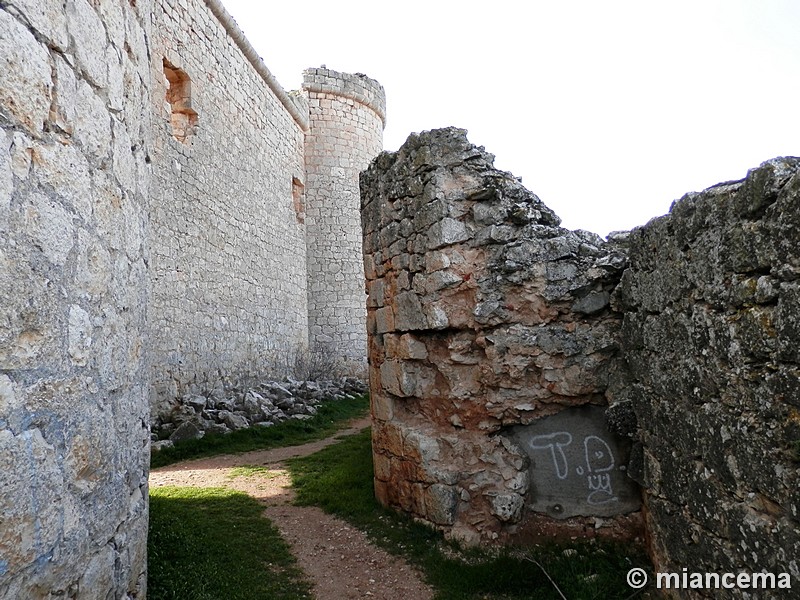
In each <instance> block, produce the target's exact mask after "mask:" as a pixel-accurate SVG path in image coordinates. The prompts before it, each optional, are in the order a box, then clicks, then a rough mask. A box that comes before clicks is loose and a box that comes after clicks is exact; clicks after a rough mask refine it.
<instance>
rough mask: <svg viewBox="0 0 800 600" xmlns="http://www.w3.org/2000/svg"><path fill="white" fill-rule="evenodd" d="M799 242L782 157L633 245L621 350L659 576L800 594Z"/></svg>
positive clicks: (799, 191)
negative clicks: (696, 574)
mask: <svg viewBox="0 0 800 600" xmlns="http://www.w3.org/2000/svg"><path fill="white" fill-rule="evenodd" d="M798 232H800V159H797V158H792V159H776V160H773V161H770V162H767V163H764V164H763V165H762V166H761V167H760V168H758V169H754V170H753V171H751V172H750V173H749V174H748V176H747V178H746V179H744V180H743V181H738V182H733V183H726V184H721V185H719V186H715V187H712V188H710V189H708V190H706V191H704V192H702V193H699V194H689V195H688V196H686V197H684V198H683V199H681V200H680V201H679V202H677V203H676V204H675V205H674V206H673V208H672V210H671V212H670V214H669V215H667V216H664V217H660V218H658V219H654V220H653V221H651V222H650V223H648V224H647V225H646V226H644V227H641V228H638V229H635V230H634V231H633V232H632V233H631V235H630V240H629V241H630V267H629V269H628V270H627V271H626V272H625V274H624V276H623V279H622V284H621V286H620V287H619V291H618V296H619V302H620V303H621V305H622V308H623V309H624V311H625V319H624V325H623V331H622V338H621V340H622V346H623V350H624V355H625V359H626V362H627V364H628V366H629V369H630V377H631V380H630V384H629V386H628V397H627V400H628V401H629V402H630V403H631V404H632V406H633V408H634V410H635V414H636V417H637V421H638V432H637V437H638V439H639V441H640V442H641V444H642V445H643V459H644V470H643V474H642V475H641V482H642V484H643V485H644V489H645V500H646V507H647V511H646V514H647V529H648V532H649V536H650V543H651V554H652V557H653V560H654V563H655V566H656V568H657V570H667V571H677V572H680V570H681V568H682V567H690V570H692V571H711V572H739V571H742V570H743V571H748V572H754V571H762V570H766V571H769V572H773V573H781V572H788V573H791V575H792V577H793V583H794V584H795V586H796V585H797V584H798V581H800V564H798V556H800V515H799V511H800V233H798ZM713 597H715V598H717V597H734V596H725V595H724V594H723V593H722V592H720V591H716V593H715V594H714V596H713ZM736 597H739V596H736ZM759 597H761V596H759ZM787 597H788V596H787Z"/></svg>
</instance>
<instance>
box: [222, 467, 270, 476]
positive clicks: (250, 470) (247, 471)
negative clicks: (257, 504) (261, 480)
mask: <svg viewBox="0 0 800 600" xmlns="http://www.w3.org/2000/svg"><path fill="white" fill-rule="evenodd" d="M275 476H276V474H275V469H271V468H269V467H265V466H264V465H242V466H240V467H233V468H232V469H230V470H229V471H228V478H229V479H233V478H234V477H265V478H266V479H272V478H274V477H275Z"/></svg>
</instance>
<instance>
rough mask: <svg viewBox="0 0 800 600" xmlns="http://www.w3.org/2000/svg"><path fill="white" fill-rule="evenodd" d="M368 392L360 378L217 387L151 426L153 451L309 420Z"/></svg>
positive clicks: (189, 396)
mask: <svg viewBox="0 0 800 600" xmlns="http://www.w3.org/2000/svg"><path fill="white" fill-rule="evenodd" d="M366 392H367V386H366V384H365V383H363V382H362V381H360V380H359V379H356V378H353V377H343V378H341V379H336V380H323V381H295V380H293V379H286V380H284V381H280V382H279V381H263V382H260V383H257V384H254V385H253V386H252V387H250V386H238V387H231V388H229V389H227V390H225V389H224V388H219V387H217V388H216V389H213V390H212V391H210V392H207V393H205V394H202V393H198V392H189V393H186V394H184V395H183V396H182V397H181V398H180V399H179V400H178V401H177V403H176V404H175V405H174V406H173V408H172V410H171V411H169V412H165V413H162V414H161V415H159V416H156V417H155V418H153V419H152V421H151V431H152V434H151V437H152V439H153V440H154V444H153V449H154V450H159V449H161V448H163V447H169V446H168V445H163V444H159V443H157V442H156V440H164V439H166V438H168V439H169V441H170V442H176V443H177V442H181V441H183V440H187V439H196V438H200V437H202V436H203V435H205V434H206V433H215V434H225V433H230V432H231V431H236V430H237V429H246V428H248V427H253V426H256V425H257V426H259V427H270V426H272V425H275V424H276V423H280V422H282V421H286V420H287V419H297V420H306V419H310V418H311V417H313V416H314V415H316V414H317V407H319V405H320V404H322V403H323V402H329V401H333V402H335V401H336V400H339V399H343V398H352V397H354V396H357V395H360V394H364V393H366Z"/></svg>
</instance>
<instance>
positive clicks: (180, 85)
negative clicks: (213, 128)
mask: <svg viewBox="0 0 800 600" xmlns="http://www.w3.org/2000/svg"><path fill="white" fill-rule="evenodd" d="M164 75H165V76H166V78H167V82H168V83H169V87H167V102H169V105H170V109H171V115H170V121H171V123H172V135H173V136H174V137H175V139H176V140H178V141H179V142H181V143H183V144H185V143H186V142H187V140H188V139H189V137H190V136H191V135H192V134H193V133H194V128H195V126H196V125H197V112H195V110H194V109H193V108H192V82H191V80H190V79H189V76H188V75H187V74H186V72H185V71H184V70H182V69H179V68H177V67H176V66H175V65H172V64H170V62H169V61H168V60H167V59H166V58H165V59H164Z"/></svg>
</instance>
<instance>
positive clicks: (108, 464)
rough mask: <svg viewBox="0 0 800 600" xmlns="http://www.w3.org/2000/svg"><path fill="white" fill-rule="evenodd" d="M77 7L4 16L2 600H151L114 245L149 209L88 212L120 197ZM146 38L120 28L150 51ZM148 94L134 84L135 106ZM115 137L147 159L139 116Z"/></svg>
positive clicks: (135, 402)
mask: <svg viewBox="0 0 800 600" xmlns="http://www.w3.org/2000/svg"><path fill="white" fill-rule="evenodd" d="M105 4H115V5H116V9H117V10H118V11H130V10H131V7H130V3H128V2H125V1H124V0H105ZM76 6H78V3H76V2H73V1H72V0H70V1H69V2H52V1H49V0H42V1H41V2H39V1H37V2H31V1H29V0H19V1H14V2H11V3H4V5H3V7H2V8H0V56H2V61H3V65H2V67H1V68H0V126H1V127H2V129H1V130H0V230H2V234H0V240H2V242H0V296H2V298H3V301H2V302H0V313H1V314H0V368H2V369H3V375H0V463H2V468H0V487H2V490H3V491H2V493H0V514H2V526H0V598H9V599H11V598H15V599H16V598H25V599H31V600H39V599H45V598H76V599H77V598H87V599H89V598H91V599H95V598H121V599H126V598H135V597H139V598H141V597H144V595H145V593H146V575H145V569H146V546H147V521H148V519H147V473H148V465H149V460H148V459H149V432H148V413H149V411H148V389H147V388H148V377H147V373H146V365H147V357H146V350H145V347H146V344H145V342H144V340H145V337H144V336H145V334H146V332H145V323H144V319H145V314H146V301H145V298H146V293H145V289H146V286H147V282H146V278H145V259H146V256H145V250H144V248H143V247H142V245H141V244H139V245H138V246H136V247H133V246H129V247H125V248H124V251H120V250H121V248H122V247H123V246H124V244H121V245H117V244H116V243H115V239H114V235H116V236H124V237H125V238H135V237H138V238H139V239H141V238H142V237H143V235H144V230H145V224H146V222H145V219H146V214H147V209H148V205H147V202H146V198H144V197H142V196H135V195H130V196H129V197H127V198H126V200H125V201H126V203H127V206H126V208H125V210H124V211H110V212H108V213H103V212H101V211H97V212H95V210H94V208H95V206H94V203H93V199H94V196H95V191H96V190H95V187H94V183H95V182H98V181H101V180H103V181H107V182H108V183H109V185H110V186H112V187H113V186H117V185H118V183H119V182H118V181H117V180H116V176H115V174H114V173H113V172H112V170H111V165H110V164H108V163H105V162H103V161H102V160H97V159H98V158H102V157H103V156H105V155H106V154H107V153H108V146H109V145H110V143H111V130H110V125H109V124H110V123H111V120H112V119H113V118H115V116H114V115H112V112H111V111H110V110H109V108H108V107H107V106H106V105H105V103H104V101H103V98H102V93H101V94H100V95H97V94H95V92H94V91H93V90H94V88H93V87H92V86H93V85H95V84H97V83H98V82H102V80H103V78H104V77H105V76H106V75H105V74H106V73H107V71H108V69H109V66H108V65H106V63H105V56H104V54H101V55H100V56H90V52H91V49H90V48H88V47H86V46H83V45H82V42H81V40H84V39H91V38H95V37H97V36H101V37H103V38H104V36H105V29H104V26H103V24H102V23H101V22H100V21H99V19H96V18H95V19H93V18H92V17H91V15H94V14H95V13H94V9H92V8H91V7H90V6H89V5H88V4H87V3H86V2H85V0H83V1H82V3H81V4H80V6H81V7H82V9H86V10H87V11H88V13H87V15H89V17H88V18H86V19H84V18H76V14H73V13H72V12H71V11H73V9H74V8H75V7H76ZM79 10H80V9H79ZM70 14H71V15H72V16H69V15H70ZM68 21H69V23H70V32H69V33H70V36H71V37H70V36H68V35H67V22H68ZM149 26H150V19H149V16H148V18H147V19H142V20H141V21H140V20H138V19H133V20H131V22H130V29H131V32H133V31H134V30H137V31H138V35H140V36H141V37H142V39H143V40H144V43H145V46H146V45H147V34H146V33H145V29H146V28H148V27H149ZM118 41H119V40H118ZM73 42H74V43H73ZM103 45H105V43H104V44H103ZM79 46H80V47H79ZM115 52H117V53H118V54H120V55H121V54H123V53H125V48H124V41H123V42H122V43H121V44H120V45H118V46H116V48H115ZM76 53H80V54H81V57H78V56H77V54H76ZM145 60H146V57H145ZM85 61H91V63H92V64H89V62H86V64H85V65H84V64H83V63H84V62H85ZM76 65H81V66H79V67H77V68H74V66H76ZM140 66H141V67H144V68H145V69H147V68H148V65H147V64H144V65H140ZM111 68H117V69H121V67H120V66H119V64H117V65H112V66H111ZM90 71H91V72H92V73H90ZM90 75H91V82H89V81H88V80H87V79H88V78H90ZM95 76H96V77H95ZM149 85H150V81H149V78H142V79H136V80H131V81H130V82H129V85H128V88H127V92H128V94H129V97H131V98H135V97H142V96H145V97H146V96H147V95H148V94H149ZM127 105H128V102H127V100H126V101H125V102H124V104H123V108H127ZM104 123H105V124H106V126H105V127H103V124H104ZM123 130H125V132H126V133H125V135H126V136H127V138H126V139H127V140H128V142H127V143H128V144H129V147H130V146H133V145H136V146H139V147H144V146H145V145H146V143H149V139H150V137H151V136H150V130H149V123H148V120H147V119H146V117H145V115H143V114H142V113H141V112H139V113H136V114H131V116H130V118H129V119H128V121H127V122H125V123H124V124H120V125H119V131H120V132H121V131H123ZM72 135H74V136H75V137H72ZM103 147H104V148H103ZM139 176H140V177H141V178H142V179H146V178H147V177H148V174H147V173H146V172H143V173H141V174H140V175H139ZM104 232H114V235H104Z"/></svg>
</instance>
